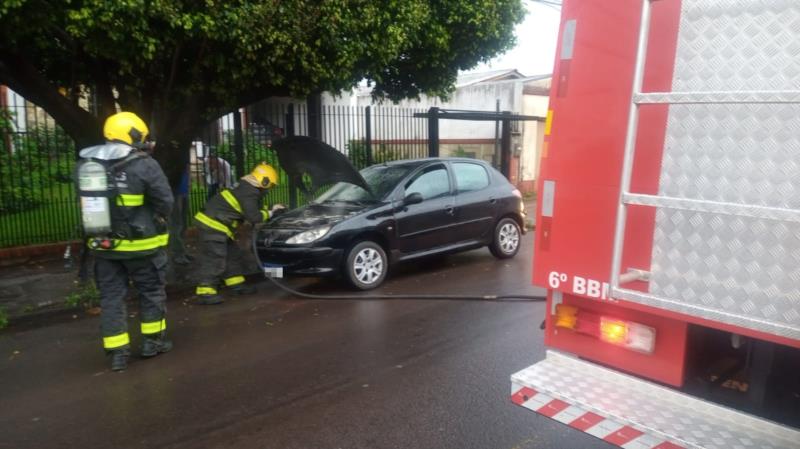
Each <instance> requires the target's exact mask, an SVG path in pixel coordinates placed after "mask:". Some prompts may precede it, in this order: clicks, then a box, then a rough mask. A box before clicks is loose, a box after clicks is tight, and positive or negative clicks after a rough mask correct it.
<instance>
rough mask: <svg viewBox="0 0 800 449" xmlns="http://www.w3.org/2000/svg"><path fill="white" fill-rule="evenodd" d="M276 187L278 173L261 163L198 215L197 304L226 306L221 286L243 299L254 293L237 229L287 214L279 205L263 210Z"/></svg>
mask: <svg viewBox="0 0 800 449" xmlns="http://www.w3.org/2000/svg"><path fill="white" fill-rule="evenodd" d="M277 184H278V172H277V171H275V169H274V168H273V167H271V166H269V165H267V164H266V163H264V162H262V163H260V164H258V165H257V166H256V167H255V168H254V169H253V171H252V172H251V173H250V174H249V175H247V176H244V177H242V179H241V180H240V182H239V183H238V184H237V185H235V186H234V187H233V188H232V189H230V190H223V191H221V192H220V193H218V194H216V195H214V196H213V197H212V198H211V199H209V200H208V202H207V203H206V207H205V209H204V210H203V211H202V212H199V213H198V214H197V215H195V217H194V218H195V220H196V221H197V223H198V228H199V230H200V236H199V246H200V256H199V260H198V263H199V265H200V267H199V273H200V283H199V284H198V286H197V290H196V295H197V303H198V304H203V305H209V304H219V303H221V302H223V298H222V296H221V295H220V294H219V288H220V287H221V286H222V285H224V286H225V287H227V288H229V289H230V291H231V292H233V293H236V294H240V295H244V294H251V293H255V291H256V289H255V287H252V286H247V285H245V284H244V281H245V279H244V276H243V275H242V274H243V267H242V260H243V255H242V252H241V250H240V249H239V246H238V245H237V243H236V228H237V227H238V226H239V225H240V224H241V223H242V222H243V221H248V222H250V223H253V224H257V223H261V222H264V221H267V220H269V219H270V218H271V217H273V216H275V215H277V214H280V213H282V212H283V211H284V207H283V206H282V205H280V204H276V205H275V206H273V207H272V209H267V208H266V206H262V205H263V204H264V196H265V195H266V194H267V191H268V190H269V189H270V188H272V187H274V186H276V185H277Z"/></svg>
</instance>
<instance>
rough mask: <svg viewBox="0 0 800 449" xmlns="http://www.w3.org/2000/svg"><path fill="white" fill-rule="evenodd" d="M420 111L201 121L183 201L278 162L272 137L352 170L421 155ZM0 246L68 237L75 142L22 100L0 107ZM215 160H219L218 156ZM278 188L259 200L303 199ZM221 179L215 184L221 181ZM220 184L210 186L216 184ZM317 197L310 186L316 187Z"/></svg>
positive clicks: (76, 232)
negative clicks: (336, 157)
mask: <svg viewBox="0 0 800 449" xmlns="http://www.w3.org/2000/svg"><path fill="white" fill-rule="evenodd" d="M420 112H423V110H416V109H409V108H397V107H391V106H385V107H384V106H372V107H369V106H368V107H354V106H328V105H325V106H321V107H319V108H317V109H316V110H315V111H309V108H308V106H307V105H306V104H305V103H295V102H288V101H284V102H262V103H259V104H256V105H252V106H248V107H246V108H243V109H242V110H241V111H240V112H239V113H231V114H228V115H226V116H223V117H221V118H219V119H218V120H216V121H214V122H213V123H210V124H208V125H207V126H205V127H204V128H203V129H202V130H200V131H199V132H198V136H197V138H196V139H195V141H194V142H193V143H192V146H191V148H189V149H187V150H188V151H190V165H189V176H190V194H189V201H190V207H189V211H188V213H189V214H191V215H193V214H194V213H196V212H197V211H198V210H201V209H202V207H203V206H204V204H205V202H206V200H207V199H208V197H209V195H210V194H213V192H214V190H215V189H217V188H219V187H224V184H225V183H235V182H236V181H237V180H238V179H239V177H241V176H243V175H244V174H246V173H247V172H249V171H250V170H251V169H252V167H253V166H254V165H256V164H257V163H259V162H261V161H265V162H267V163H270V164H272V165H275V166H277V167H278V168H279V163H278V160H277V156H276V155H275V153H274V151H272V150H271V144H272V142H273V141H274V140H275V139H277V138H280V137H282V136H290V135H305V136H309V135H310V136H312V137H316V138H319V139H320V140H323V141H325V142H326V143H328V144H330V145H331V146H333V147H334V148H336V149H338V150H339V151H341V152H342V153H343V154H345V155H347V157H348V158H350V160H351V161H352V162H353V165H354V166H356V167H357V168H359V169H360V168H363V167H365V166H368V165H371V164H373V163H381V162H385V161H391V160H397V159H409V158H417V157H425V156H427V155H428V143H427V134H428V124H427V121H426V120H425V119H420V118H415V117H414V114H415V113H420ZM0 114H2V115H0V146H2V155H1V156H0V248H2V247H11V246H21V245H32V244H43V243H52V242H60V241H67V240H74V239H77V238H79V236H80V228H79V226H80V215H79V210H78V205H77V200H76V194H75V189H74V185H73V183H72V173H73V170H74V167H75V154H76V151H75V146H74V143H73V142H72V140H71V139H70V138H69V137H68V136H67V135H66V134H65V133H64V132H63V130H62V129H61V128H60V127H59V126H58V125H57V124H56V123H55V122H54V120H53V119H52V118H51V117H49V116H48V115H47V114H46V113H45V112H44V111H42V110H41V109H40V108H37V107H35V106H33V105H32V104H30V103H25V102H20V104H9V105H7V107H6V108H5V109H3V108H0ZM220 161H222V162H220ZM279 173H280V176H281V182H280V185H279V186H278V187H276V188H274V189H272V190H271V191H270V193H269V198H268V201H269V202H270V203H271V204H272V203H284V204H293V205H299V204H303V203H305V202H308V201H310V200H311V199H312V198H310V197H305V196H304V195H303V194H302V193H300V192H301V191H300V190H299V189H297V188H296V187H297V186H290V185H289V180H288V178H287V177H286V174H285V173H284V172H282V171H281V170H279ZM221 181H222V182H221ZM217 184H220V185H217ZM316 193H320V192H316Z"/></svg>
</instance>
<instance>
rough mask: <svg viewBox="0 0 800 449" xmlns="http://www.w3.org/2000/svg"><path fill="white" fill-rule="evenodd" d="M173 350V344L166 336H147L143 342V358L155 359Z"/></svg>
mask: <svg viewBox="0 0 800 449" xmlns="http://www.w3.org/2000/svg"><path fill="white" fill-rule="evenodd" d="M170 349H172V342H171V341H169V340H167V339H166V337H164V334H163V333H162V334H157V335H145V336H144V339H143V340H142V357H144V358H148V357H154V356H157V355H159V354H163V353H165V352H169V351H170Z"/></svg>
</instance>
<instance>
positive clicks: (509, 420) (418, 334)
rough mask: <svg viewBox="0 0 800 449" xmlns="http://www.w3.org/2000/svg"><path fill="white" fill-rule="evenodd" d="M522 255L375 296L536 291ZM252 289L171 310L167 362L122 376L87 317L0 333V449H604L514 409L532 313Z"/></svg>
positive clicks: (439, 265) (423, 273)
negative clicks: (214, 302)
mask: <svg viewBox="0 0 800 449" xmlns="http://www.w3.org/2000/svg"><path fill="white" fill-rule="evenodd" d="M531 246H532V237H531V235H530V234H528V236H526V238H525V240H524V249H523V250H522V251H521V253H520V254H519V255H518V256H517V258H516V259H513V260H511V261H498V260H496V259H494V258H493V257H492V256H491V255H490V254H489V252H488V251H487V250H485V249H483V250H478V251H472V252H469V253H465V254H461V255H455V256H449V257H446V258H439V259H435V260H432V261H427V262H421V263H415V264H413V265H408V266H405V267H401V268H400V269H399V270H398V272H397V273H396V274H395V275H393V276H392V277H391V278H390V280H389V281H388V282H387V283H386V284H385V286H384V287H382V288H381V289H380V290H379V292H380V293H398V292H415V293H448V294H453V293H463V294H484V293H491V294H502V293H511V292H525V293H526V294H540V293H543V292H542V291H541V290H538V289H535V288H533V287H531V286H530V273H531V258H532V256H531V253H532V250H531ZM292 285H295V286H297V285H303V282H302V281H298V280H294V281H292ZM258 286H259V294H258V295H256V296H251V297H244V298H237V299H233V300H231V301H229V302H227V303H226V304H224V305H221V306H212V307H200V306H192V305H187V304H184V303H183V302H182V301H180V300H171V302H170V306H169V307H170V310H169V315H168V328H169V332H170V334H171V337H172V339H173V340H174V342H175V349H174V350H173V351H172V352H171V353H169V354H166V355H163V356H159V357H157V358H155V359H152V360H139V359H134V360H133V362H132V363H131V365H130V367H129V369H128V371H126V372H124V373H121V374H118V373H112V372H110V371H108V369H107V361H106V360H105V359H104V357H103V355H102V352H101V350H100V349H99V344H100V341H99V337H98V325H99V320H98V319H97V318H96V317H90V318H84V319H76V320H70V321H64V322H61V323H56V324H51V325H48V326H42V327H26V328H21V329H11V330H9V331H6V332H4V333H2V334H0V448H3V449H6V448H14V449H17V448H65V447H76V448H81V449H89V448H101V447H102V448H115V449H120V448H145V447H146V448H159V449H168V448H222V447H241V448H370V449H377V448H464V449H465V448H503V449H527V448H606V447H611V446H608V445H606V444H605V443H603V442H601V441H599V440H596V439H594V438H592V437H590V436H588V435H586V434H583V433H580V432H577V431H573V430H571V429H569V428H567V427H566V426H564V425H562V424H559V423H557V422H555V421H552V420H549V419H547V418H544V417H542V416H539V415H537V414H535V413H533V412H531V411H528V410H526V409H523V408H521V407H518V406H515V405H513V404H512V403H511V402H510V400H509V390H510V381H509V376H510V375H511V374H512V373H514V372H516V371H518V370H520V369H522V368H525V367H526V366H528V365H530V364H532V363H534V362H536V361H538V360H541V359H542V358H543V357H544V348H543V345H542V334H541V331H540V330H539V323H540V322H541V320H542V318H543V310H544V305H543V304H542V303H516V304H512V303H478V302H454V301H441V300H439V301H437V300H429V301H406V300H392V301H343V300H298V299H291V298H289V297H288V296H287V295H285V294H284V293H283V292H280V291H275V290H274V288H273V287H272V286H271V285H270V284H268V283H267V282H266V281H264V282H261V283H259V284H258ZM304 287H305V288H309V289H311V291H315V292H330V293H334V292H336V293H340V292H343V291H345V289H344V288H343V287H342V286H341V285H340V284H337V283H335V282H331V281H319V282H318V281H314V282H310V283H306V285H305V286H304ZM131 325H132V326H131V328H132V329H136V327H138V324H137V320H136V318H131ZM135 334H136V332H134V333H133V334H132V338H134V344H135V345H136V344H137V343H138V336H136V335H135ZM137 346H138V345H137ZM137 346H135V347H137Z"/></svg>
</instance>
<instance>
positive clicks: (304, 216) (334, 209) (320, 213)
mask: <svg viewBox="0 0 800 449" xmlns="http://www.w3.org/2000/svg"><path fill="white" fill-rule="evenodd" d="M365 209H367V207H366V206H330V205H324V204H309V205H307V206H303V207H300V208H298V209H294V210H291V211H289V212H287V213H285V214H282V215H279V216H278V217H275V218H273V219H272V220H270V221H269V222H268V223H267V227H268V228H290V229H312V228H316V227H318V226H332V225H335V224H336V223H339V222H341V221H343V220H346V219H348V218H350V217H352V216H355V215H358V214H360V213H362V212H363V211H364V210H365Z"/></svg>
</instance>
